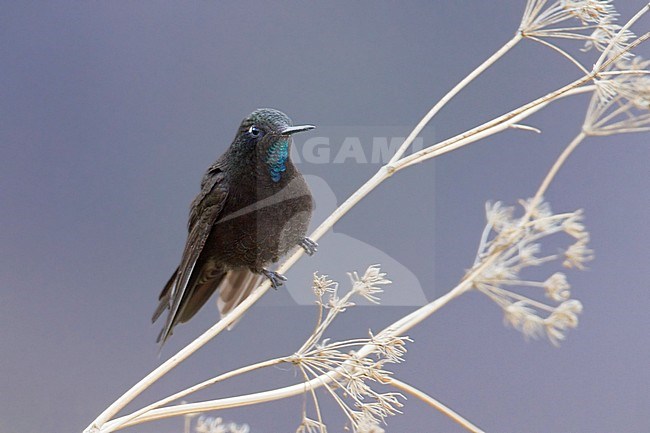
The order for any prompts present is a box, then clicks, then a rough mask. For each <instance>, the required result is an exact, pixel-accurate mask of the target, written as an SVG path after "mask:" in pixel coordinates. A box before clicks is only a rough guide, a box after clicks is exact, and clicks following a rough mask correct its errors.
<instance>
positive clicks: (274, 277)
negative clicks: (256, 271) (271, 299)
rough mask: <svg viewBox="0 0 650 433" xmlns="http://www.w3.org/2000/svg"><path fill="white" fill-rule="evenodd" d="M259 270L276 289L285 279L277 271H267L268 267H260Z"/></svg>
mask: <svg viewBox="0 0 650 433" xmlns="http://www.w3.org/2000/svg"><path fill="white" fill-rule="evenodd" d="M260 272H261V274H263V275H264V276H265V277H266V278H268V279H269V280H270V281H271V287H273V288H274V289H275V290H278V287H280V286H281V285H283V284H284V282H285V281H287V277H285V276H284V275H282V274H280V273H278V272H275V271H269V270H268V269H262V270H261V271H260Z"/></svg>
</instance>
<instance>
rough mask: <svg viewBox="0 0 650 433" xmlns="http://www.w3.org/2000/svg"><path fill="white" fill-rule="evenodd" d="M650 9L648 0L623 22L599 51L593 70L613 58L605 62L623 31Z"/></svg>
mask: <svg viewBox="0 0 650 433" xmlns="http://www.w3.org/2000/svg"><path fill="white" fill-rule="evenodd" d="M649 10H650V2H648V3H647V4H646V5H645V6H644V7H642V8H641V10H639V12H637V13H636V14H635V15H634V16H633V17H632V18H630V20H629V21H628V22H626V23H625V25H624V26H623V27H622V28H621V29H620V30H619V31H618V32H617V34H616V35H614V38H613V39H612V40H611V41H610V42H609V44H608V45H607V47H606V48H605V49H604V50H603V52H602V53H601V55H600V57H599V58H598V60H597V61H596V63H595V64H594V70H599V69H602V67H603V66H606V65H607V63H609V62H610V61H612V60H613V59H610V61H608V62H605V60H606V59H607V56H609V53H610V52H611V51H612V49H614V47H615V46H616V44H617V43H618V41H619V40H620V39H621V38H622V37H623V35H624V34H625V31H626V30H628V29H629V28H630V27H632V25H633V24H634V23H635V22H637V21H638V20H639V19H640V18H641V17H642V16H643V15H645V14H646V13H647V12H648V11H649ZM619 55H620V53H619Z"/></svg>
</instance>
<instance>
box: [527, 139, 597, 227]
mask: <svg viewBox="0 0 650 433" xmlns="http://www.w3.org/2000/svg"><path fill="white" fill-rule="evenodd" d="M586 137H587V134H585V133H584V132H580V133H579V134H578V135H576V136H575V138H574V139H573V140H572V141H571V143H569V145H568V146H567V147H566V148H565V149H564V150H563V151H562V153H561V154H560V156H559V157H558V158H557V159H556V160H555V162H554V163H553V166H552V167H551V169H550V170H549V172H548V173H547V174H546V177H545V178H544V180H543V181H542V184H541V185H540V186H539V189H538V190H537V192H536V193H535V196H534V197H533V199H532V201H531V205H530V210H529V211H528V212H527V216H530V212H532V209H534V208H535V207H536V206H537V205H538V204H539V203H540V201H541V200H542V197H543V196H544V194H545V193H546V190H547V189H548V187H549V185H550V184H551V182H552V181H553V179H554V178H555V176H556V175H557V172H558V171H559V170H560V168H561V167H562V165H563V164H564V162H565V161H566V160H567V158H568V157H569V155H571V153H572V152H573V151H574V150H575V149H576V147H578V145H579V144H580V143H581V142H582V141H583V140H584V139H585V138H586Z"/></svg>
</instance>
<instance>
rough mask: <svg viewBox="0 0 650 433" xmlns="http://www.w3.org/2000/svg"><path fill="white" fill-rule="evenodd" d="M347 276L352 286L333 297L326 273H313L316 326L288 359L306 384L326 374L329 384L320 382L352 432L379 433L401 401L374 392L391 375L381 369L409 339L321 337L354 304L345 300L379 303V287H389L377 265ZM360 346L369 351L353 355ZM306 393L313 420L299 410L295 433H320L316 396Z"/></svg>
mask: <svg viewBox="0 0 650 433" xmlns="http://www.w3.org/2000/svg"><path fill="white" fill-rule="evenodd" d="M349 275H350V279H351V283H352V287H351V289H350V290H349V291H348V292H347V293H345V294H344V295H342V296H339V291H338V289H339V285H338V283H336V282H335V281H333V280H330V279H329V278H328V277H327V276H326V275H319V274H314V279H313V283H312V288H313V290H314V294H315V295H316V304H317V305H318V309H319V314H318V321H317V324H316V328H315V330H314V332H313V333H312V335H311V336H310V337H309V338H308V340H307V341H306V342H305V344H304V345H303V347H301V349H300V350H299V351H298V352H296V353H295V354H294V355H292V356H291V357H289V358H288V361H289V362H291V363H293V364H294V365H295V366H296V367H297V368H298V369H299V370H300V372H301V374H302V375H303V377H304V378H305V380H306V381H308V380H309V379H311V378H315V377H322V376H328V378H329V379H330V380H329V383H325V382H324V387H325V388H326V389H327V391H328V392H329V394H330V395H331V396H332V398H334V400H335V401H336V403H337V404H338V405H339V407H340V408H341V410H342V411H343V412H344V413H345V415H346V416H347V418H348V420H349V423H350V425H351V427H352V430H353V431H354V432H357V433H364V432H365V433H368V432H373V431H374V432H380V431H383V430H381V429H380V428H379V427H378V425H379V423H380V422H382V421H383V420H384V419H385V418H386V417H388V416H390V415H393V414H396V413H399V408H401V407H402V403H401V402H400V401H399V398H400V397H401V394H399V393H395V392H379V391H377V390H376V389H375V387H376V386H377V385H379V386H381V385H385V384H387V383H389V382H390V376H391V372H390V371H389V370H387V369H386V368H385V366H386V365H387V364H391V363H399V362H402V361H403V360H404V358H403V357H404V354H405V353H406V347H405V343H406V342H408V341H410V339H409V338H408V337H399V336H395V335H392V334H389V333H380V334H378V335H374V334H373V333H372V332H369V333H368V335H369V336H368V337H367V338H357V339H353V340H346V341H337V342H332V341H330V340H329V339H323V334H324V333H325V331H326V329H327V327H328V326H329V325H330V324H331V323H332V321H333V320H334V319H335V318H336V316H338V315H339V314H341V313H342V312H344V311H346V309H347V308H349V307H352V306H354V303H353V302H352V301H351V299H352V298H353V297H354V296H360V297H363V298H365V299H368V300H370V301H372V302H374V303H379V297H378V295H379V294H380V293H381V292H382V291H383V289H382V287H381V286H384V285H387V284H389V283H390V281H389V280H388V279H386V274H385V273H383V272H381V269H380V267H379V266H378V265H373V266H370V267H368V269H366V271H365V272H364V273H363V275H361V276H360V275H359V274H358V273H357V272H352V273H350V274H349ZM364 346H366V347H368V346H370V347H372V350H371V351H370V352H369V353H368V354H367V355H364V356H360V355H358V353H357V352H356V350H358V349H359V348H361V347H364ZM306 391H307V392H309V393H310V394H311V396H312V399H313V402H314V406H315V410H316V413H317V415H318V416H317V418H318V419H312V418H309V417H307V413H306V410H305V412H304V413H303V421H302V423H301V424H300V426H299V427H298V430H297V432H298V433H309V432H319V433H322V432H325V431H326V427H325V424H324V423H323V420H322V417H321V414H320V407H319V404H318V399H317V397H316V393H315V392H314V391H313V390H309V389H307V390H306Z"/></svg>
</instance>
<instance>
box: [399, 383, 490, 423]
mask: <svg viewBox="0 0 650 433" xmlns="http://www.w3.org/2000/svg"><path fill="white" fill-rule="evenodd" d="M388 384H389V385H392V386H394V387H395V388H397V389H399V390H400V391H403V392H405V393H407V394H410V395H412V396H414V397H417V398H419V399H420V400H422V401H423V402H425V403H426V404H428V405H429V406H431V407H433V408H434V409H436V410H438V411H440V412H442V413H443V414H445V415H447V416H448V417H449V418H451V419H452V420H454V421H455V422H457V423H458V424H460V425H461V426H463V427H464V428H465V429H467V430H469V431H471V432H472V433H485V432H484V431H483V430H481V429H480V428H478V427H477V426H475V425H474V424H472V423H471V422H469V421H468V420H466V419H465V418H463V417H462V416H460V415H459V414H458V413H457V412H455V411H453V410H451V409H450V408H448V407H447V406H445V405H444V404H442V403H440V402H439V401H438V400H436V399H435V398H433V397H431V396H430V395H428V394H426V393H424V392H422V391H420V390H419V389H417V388H415V387H414V386H411V385H409V384H408V383H404V382H402V381H401V380H397V379H395V378H391V379H390V381H389V382H388Z"/></svg>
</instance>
